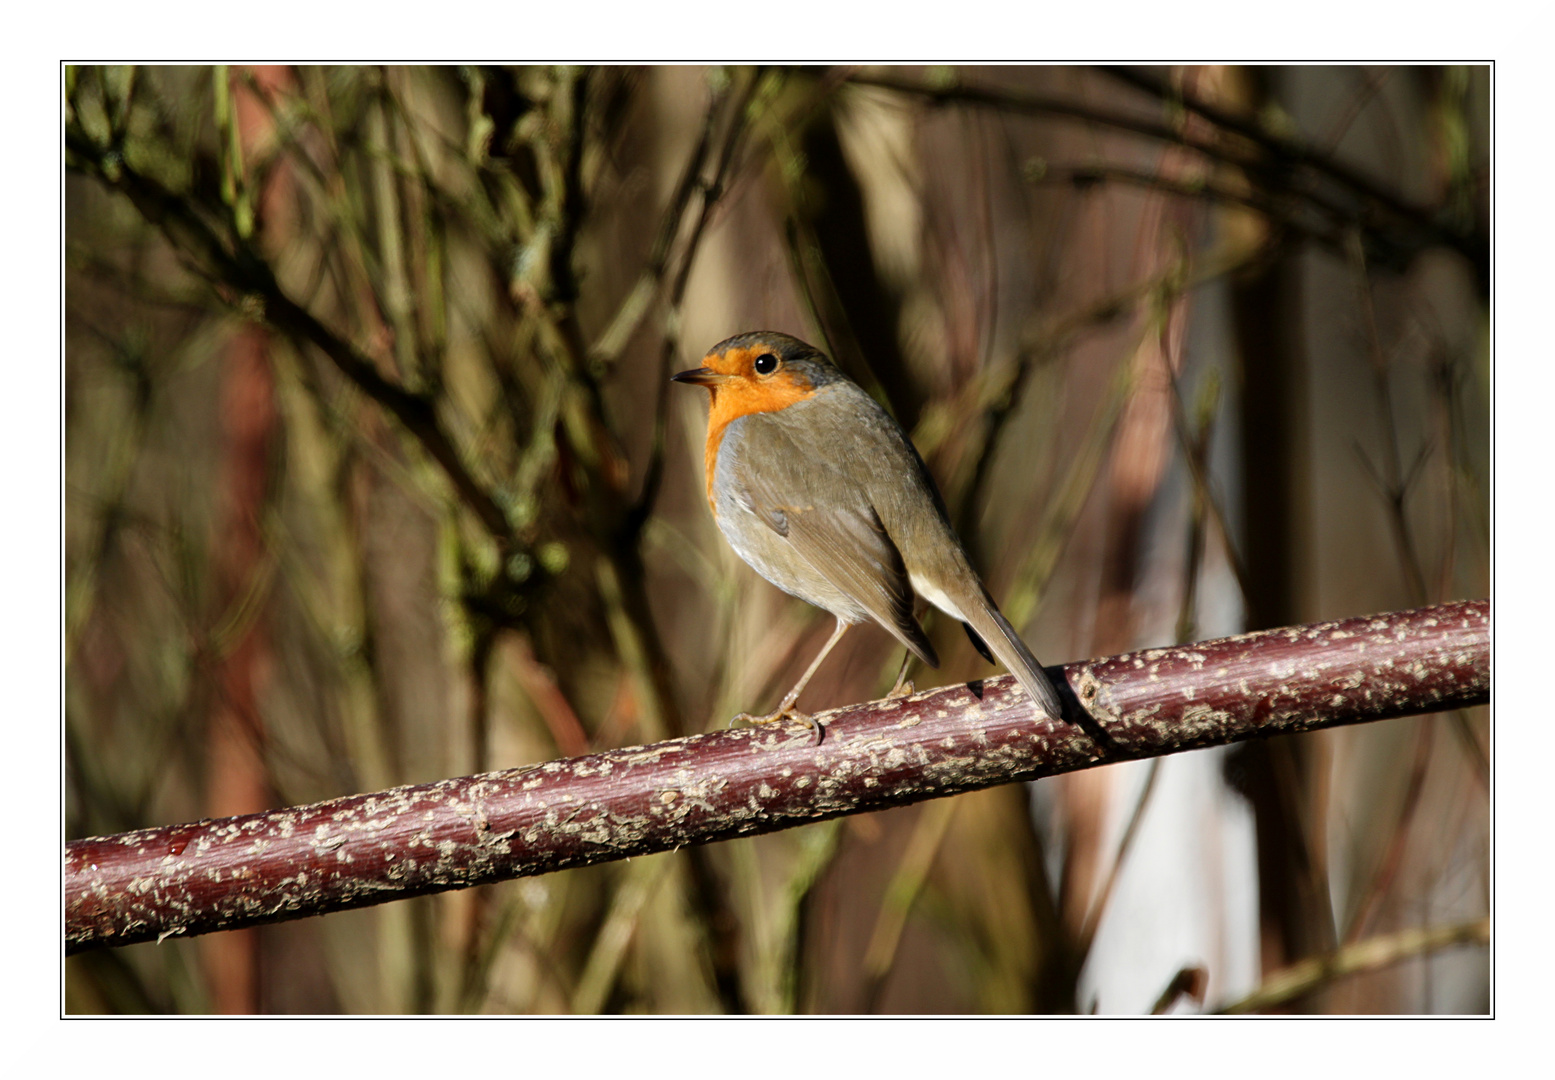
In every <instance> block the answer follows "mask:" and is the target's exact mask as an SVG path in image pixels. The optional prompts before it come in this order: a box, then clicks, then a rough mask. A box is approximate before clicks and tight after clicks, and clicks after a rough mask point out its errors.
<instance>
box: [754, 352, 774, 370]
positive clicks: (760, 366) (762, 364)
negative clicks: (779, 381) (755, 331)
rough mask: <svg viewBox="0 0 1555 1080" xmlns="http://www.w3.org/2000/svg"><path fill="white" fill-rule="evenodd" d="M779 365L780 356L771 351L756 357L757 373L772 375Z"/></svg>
mask: <svg viewBox="0 0 1555 1080" xmlns="http://www.w3.org/2000/svg"><path fill="white" fill-rule="evenodd" d="M777 366H778V358H777V357H775V356H773V355H772V354H771V353H769V352H766V353H762V354H761V355H760V356H758V357H756V374H757V375H771V374H772V373H773V372H774V371H776V370H777Z"/></svg>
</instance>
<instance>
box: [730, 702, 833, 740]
mask: <svg viewBox="0 0 1555 1080" xmlns="http://www.w3.org/2000/svg"><path fill="white" fill-rule="evenodd" d="M782 720H798V721H800V722H801V723H805V724H809V725H810V730H811V731H813V732H815V744H816V745H817V746H819V745H820V744H821V740H822V739H823V738H825V737H826V729H825V728H823V727H821V722H820V721H819V720H817V719H816V718H815V717H813V716H811V715H810V714H809V713H802V712H800V711H799V710H798V709H796V708H794V707H793V706H792V705H790V706H788V707H787V708H786V709H776V710H774V711H773V712H769V713H768V714H767V715H766V716H753V715H751V714H750V713H745V712H742V713H740V714H739V715H738V716H736V717H734V718H732V719H731V720H730V721H729V726H730V727H733V726H734V725H735V724H776V723H778V722H779V721H782Z"/></svg>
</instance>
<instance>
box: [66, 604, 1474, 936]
mask: <svg viewBox="0 0 1555 1080" xmlns="http://www.w3.org/2000/svg"><path fill="white" fill-rule="evenodd" d="M1489 614H1490V612H1489V603H1488V602H1486V601H1464V602H1460V603H1455V604H1443V605H1439V606H1436V607H1431V608H1421V609H1418V610H1414V611H1407V612H1395V613H1392V614H1389V615H1378V616H1370V617H1361V618H1354V619H1347V620H1344V621H1342V622H1334V623H1318V624H1313V625H1309V626H1301V627H1287V628H1283V629H1279V630H1270V631H1264V632H1261V633H1257V634H1247V635H1244V636H1242V637H1236V638H1224V639H1221V640H1219V641H1212V642H1200V643H1197V644H1195V645H1191V646H1182V647H1177V648H1171V649H1154V650H1149V651H1146V652H1141V653H1131V654H1125V655H1122V656H1116V657H1110V658H1106V659H1101V660H1092V661H1087V662H1083V663H1076V664H1071V665H1069V666H1068V667H1067V668H1066V669H1063V670H1061V671H1059V670H1055V674H1058V675H1060V676H1061V678H1060V679H1059V680H1058V682H1059V685H1060V686H1061V687H1064V688H1065V689H1066V691H1067V693H1066V697H1067V698H1068V701H1067V704H1066V708H1065V713H1066V715H1067V716H1068V717H1070V718H1071V719H1077V718H1078V714H1079V711H1080V710H1082V709H1084V710H1085V711H1087V712H1088V714H1089V716H1090V718H1091V719H1093V720H1094V721H1096V722H1099V723H1100V724H1102V725H1103V726H1105V728H1106V729H1107V732H1108V734H1109V735H1110V737H1111V738H1112V740H1113V742H1114V744H1115V749H1114V750H1113V751H1112V752H1109V754H1108V756H1107V757H1106V758H1105V759H1104V760H1106V761H1108V762H1111V761H1115V760H1126V759H1137V758H1146V757H1154V756H1158V755H1161V754H1167V753H1175V752H1177V751H1180V750H1188V749H1194V748H1197V747H1202V746H1211V745H1219V744H1224V743H1228V742H1234V741H1237V740H1241V739H1250V738H1259V737H1266V736H1270V735H1276V734H1285V733H1290V732H1297V731H1307V730H1312V729H1316V728H1322V727H1329V726H1335V725H1341V724H1353V723H1362V722H1366V721H1371V720H1381V719H1386V718H1390V717H1395V716H1402V715H1408V714H1412V713H1419V712H1427V711H1434V710H1440V709H1446V708H1454V707H1460V706H1466V705H1473V704H1480V703H1483V702H1484V701H1486V700H1488V697H1489V692H1490V671H1489ZM1069 688H1072V690H1070V689H1069ZM819 719H820V720H821V722H822V723H823V725H824V726H825V727H826V729H827V732H828V735H827V738H826V739H825V740H824V741H823V742H822V743H821V744H820V745H819V746H817V745H815V743H814V740H813V738H812V736H811V733H810V729H809V728H808V726H805V725H795V726H782V727H778V726H773V725H761V726H759V727H755V728H749V729H741V730H734V731H717V732H712V733H708V734H703V735H692V736H688V737H685V738H681V739H675V740H672V741H670V742H664V743H659V744H657V745H654V746H647V747H633V748H630V749H625V750H613V751H609V752H607V753H603V754H593V755H589V756H587V757H581V758H572V759H568V760H563V761H552V762H547V763H545V764H543V765H534V766H529V767H526V768H522V769H512V770H507V771H505V772H498V773H487V774H484V775H480V776H473V777H465V778H463V779H458V780H445V781H442V782H440V783H436V784H424V785H419V786H412V787H403V788H396V789H393V790H390V791H386V792H378V793H374V794H371V795H355V796H350V797H348V798H342V799H335V800H332V801H330V802H325V803H317V804H314V805H312V806H303V807H292V808H288V809H285V810H276V811H270V812H267V813H262V814H251V815H248V816H245V817H238V818H228V819H225V820H221V821H205V822H198V823H194V824H189V825H176V826H169V827H164V828H156V829H146V830H142V831H140V832H135V833H126V834H122V835H119V836H112V837H98V838H93V839H87V840H78V841H73V842H71V843H70V844H68V845H67V847H66V851H65V872H66V887H65V891H66V900H65V919H66V946H67V949H68V950H69V951H71V952H75V951H79V950H82V949H88V948H94V947H100V946H104V945H126V944H131V943H134V942H139V941H150V940H157V939H161V938H165V937H167V936H169V935H172V934H200V933H208V932H210V931H213V930H224V929H232V928H236V927H239V926H252V925H257V924H260V923H267V922H277V921H282V920H285V919H295V918H301V917H304V916H308V915H318V914H324V913H326V912H331V911H340V910H344V909H347V908H355V907H364V906H368V905H372V904H378V903H382V902H384V901H387V900H393V899H401V898H404V897H409V896H416V895H421V894H425V893H433V892H441V891H445V890H448V889H455V888H463V887H466V886H470V885H478V884H485V883H488V882H492V881H500V880H504V879H507V878H513V877H519V876H524V875H530V874H541V873H547V872H549V871H552V870H559V869H563V868H565V867H570V866H582V865H587V864H592V863H598V862H607V861H611V860H615V859H621V858H625V857H628V856H631V855H640V854H648V853H651V852H655V851H664V850H667V849H671V848H678V847H681V846H684V845H687V844H702V843H707V842H710V841H714V840H723V839H728V838H731V837H735V836H744V835H751V834H756V833H763V832H772V831H775V830H778V829H783V828H789V827H792V826H794V825H799V824H803V823H805V822H810V821H815V820H820V819H824V818H832V817H838V816H841V815H844V814H851V813H859V812H863V811H869V810H878V809H883V808H885V807H889V806H899V805H903V804H907V803H912V802H917V801H920V800H923V799H930V798H936V797H939V796H944V795H955V794H959V793H961V792H964V791H971V790H975V789H978V788H983V787H989V786H992V785H996V784H1002V783H1008V782H1010V781H1014V780H1030V779H1036V778H1038V777H1042V776H1050V775H1053V774H1056V773H1062V772H1069V771H1072V770H1076V769H1083V768H1087V767H1090V766H1092V765H1095V764H1097V763H1098V762H1099V760H1103V759H1100V758H1099V757H1098V755H1097V753H1096V747H1095V744H1094V743H1092V742H1091V740H1090V739H1089V738H1088V737H1086V736H1085V735H1084V734H1083V732H1082V731H1081V730H1080V729H1079V728H1078V727H1075V726H1071V725H1069V724H1066V723H1064V722H1062V721H1055V720H1050V719H1048V718H1046V717H1042V716H1040V715H1038V714H1037V712H1036V711H1035V710H1034V709H1033V707H1032V705H1031V702H1030V700H1029V699H1028V698H1027V697H1026V696H1025V694H1024V693H1022V692H1021V691H1020V689H1019V687H1018V686H1017V685H1016V684H1015V682H1014V680H1013V679H1012V678H1010V677H1009V676H1002V677H999V678H996V679H990V680H987V681H986V682H982V683H973V684H967V685H956V686H951V687H945V688H943V689H940V690H935V691H930V692H928V693H924V694H918V695H915V696H913V697H911V698H905V699H897V700H891V701H879V702H872V703H867V704H863V705H856V706H849V707H846V708H842V709H837V710H833V711H832V712H830V713H827V714H824V715H823V716H821V717H820V718H819Z"/></svg>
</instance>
